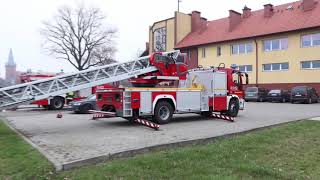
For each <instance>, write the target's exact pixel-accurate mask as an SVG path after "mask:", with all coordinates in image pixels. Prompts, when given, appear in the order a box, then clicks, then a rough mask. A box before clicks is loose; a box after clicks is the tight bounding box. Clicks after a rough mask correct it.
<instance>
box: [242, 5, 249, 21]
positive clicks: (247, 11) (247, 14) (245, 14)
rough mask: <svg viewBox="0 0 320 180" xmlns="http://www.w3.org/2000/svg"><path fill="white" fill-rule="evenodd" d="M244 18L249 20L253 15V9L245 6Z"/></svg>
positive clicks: (243, 10)
mask: <svg viewBox="0 0 320 180" xmlns="http://www.w3.org/2000/svg"><path fill="white" fill-rule="evenodd" d="M242 12H243V13H242V17H243V18H248V17H249V16H250V15H251V9H250V8H248V7H247V6H244V8H243V9H242Z"/></svg>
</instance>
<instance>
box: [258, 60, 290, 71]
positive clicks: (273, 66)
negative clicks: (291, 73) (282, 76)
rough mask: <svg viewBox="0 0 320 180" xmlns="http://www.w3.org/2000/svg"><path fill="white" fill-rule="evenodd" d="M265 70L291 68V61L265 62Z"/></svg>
mask: <svg viewBox="0 0 320 180" xmlns="http://www.w3.org/2000/svg"><path fill="white" fill-rule="evenodd" d="M262 68H263V71H287V70H289V63H287V62H286V63H271V64H263V65H262Z"/></svg>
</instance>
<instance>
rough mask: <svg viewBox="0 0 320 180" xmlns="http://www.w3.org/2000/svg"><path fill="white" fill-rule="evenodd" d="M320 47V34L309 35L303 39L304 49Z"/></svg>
mask: <svg viewBox="0 0 320 180" xmlns="http://www.w3.org/2000/svg"><path fill="white" fill-rule="evenodd" d="M319 45H320V33H318V34H309V35H304V36H302V37H301V46H302V47H312V46H319Z"/></svg>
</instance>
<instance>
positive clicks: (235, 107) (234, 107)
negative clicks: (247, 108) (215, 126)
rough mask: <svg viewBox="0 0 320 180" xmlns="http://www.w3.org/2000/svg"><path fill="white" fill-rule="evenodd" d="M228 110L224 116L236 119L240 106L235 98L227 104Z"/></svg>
mask: <svg viewBox="0 0 320 180" xmlns="http://www.w3.org/2000/svg"><path fill="white" fill-rule="evenodd" d="M228 107H229V108H228V110H227V112H226V115H228V116H231V117H236V116H238V113H239V109H240V105H239V101H238V100H237V99H235V98H232V99H231V100H230V102H229V106H228Z"/></svg>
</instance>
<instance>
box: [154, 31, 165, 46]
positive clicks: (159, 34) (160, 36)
mask: <svg viewBox="0 0 320 180" xmlns="http://www.w3.org/2000/svg"><path fill="white" fill-rule="evenodd" d="M154 39H155V41H154V43H155V46H154V47H155V48H154V50H155V51H156V52H164V51H166V43H167V29H166V28H165V27H163V28H159V29H156V30H155V31H154Z"/></svg>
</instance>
